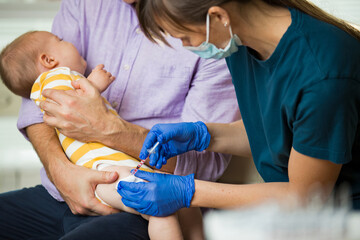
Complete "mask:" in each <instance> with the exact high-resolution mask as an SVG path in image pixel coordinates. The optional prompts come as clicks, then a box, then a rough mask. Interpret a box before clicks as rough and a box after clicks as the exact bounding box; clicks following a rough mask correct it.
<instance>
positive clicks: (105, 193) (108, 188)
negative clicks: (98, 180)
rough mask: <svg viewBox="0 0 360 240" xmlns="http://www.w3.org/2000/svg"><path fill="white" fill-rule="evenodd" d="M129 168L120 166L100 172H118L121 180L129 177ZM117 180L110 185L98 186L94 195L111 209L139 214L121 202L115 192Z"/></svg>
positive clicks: (110, 167) (106, 168) (109, 167)
mask: <svg viewBox="0 0 360 240" xmlns="http://www.w3.org/2000/svg"><path fill="white" fill-rule="evenodd" d="M131 169H132V168H131V167H121V166H108V167H105V168H103V169H102V171H109V172H118V174H119V178H118V179H123V178H126V177H128V176H129V175H130V171H131ZM118 182H119V181H118V180H117V181H115V182H114V183H110V184H98V185H97V187H96V190H95V191H96V194H97V195H98V196H99V197H100V198H101V200H103V201H104V202H105V203H107V204H108V205H110V206H111V207H113V208H116V209H120V210H122V211H125V212H129V213H134V214H139V213H138V212H136V211H135V210H134V209H132V208H129V207H127V206H125V205H124V204H123V202H122V201H121V196H120V194H119V193H118V192H117V184H118Z"/></svg>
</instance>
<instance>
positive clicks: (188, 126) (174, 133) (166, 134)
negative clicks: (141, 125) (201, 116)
mask: <svg viewBox="0 0 360 240" xmlns="http://www.w3.org/2000/svg"><path fill="white" fill-rule="evenodd" d="M157 141H158V142H160V144H159V146H158V147H157V148H156V151H155V153H153V154H151V155H150V165H151V166H156V167H157V168H158V169H160V168H161V167H162V165H163V164H166V162H167V160H168V159H169V158H171V157H174V156H176V155H179V154H182V153H185V152H188V151H191V150H196V151H203V150H205V149H206V148H207V147H208V146H209V143H210V133H209V131H208V129H207V127H206V125H205V123H203V122H195V123H191V122H187V123H170V124H156V125H155V126H153V127H152V128H151V130H150V132H149V133H148V135H147V136H146V139H145V141H144V144H143V147H142V149H141V152H140V156H139V157H140V158H141V159H146V158H147V156H148V154H149V153H148V152H147V149H150V148H151V147H152V146H154V145H155V143H156V142H157Z"/></svg>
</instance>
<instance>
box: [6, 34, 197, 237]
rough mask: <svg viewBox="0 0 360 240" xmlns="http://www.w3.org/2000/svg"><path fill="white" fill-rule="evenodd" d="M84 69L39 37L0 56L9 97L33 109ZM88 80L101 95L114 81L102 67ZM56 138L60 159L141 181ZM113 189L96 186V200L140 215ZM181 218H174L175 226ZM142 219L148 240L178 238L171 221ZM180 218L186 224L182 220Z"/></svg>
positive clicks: (117, 158)
mask: <svg viewBox="0 0 360 240" xmlns="http://www.w3.org/2000/svg"><path fill="white" fill-rule="evenodd" d="M86 65H87V64H86V61H85V60H84V59H83V58H82V57H81V56H80V54H79V52H78V51H77V49H76V48H75V47H74V45H73V44H71V43H69V42H66V41H62V40H61V39H59V38H58V37H57V36H55V35H53V34H52V33H49V32H44V31H33V32H28V33H25V34H23V35H21V36H20V37H18V38H17V39H15V40H14V41H13V42H12V43H10V44H9V45H8V46H7V47H5V48H4V50H3V51H2V52H1V54H0V75H1V78H2V80H3V82H4V84H5V85H6V86H7V87H8V88H9V89H10V90H11V91H12V92H13V93H15V94H17V95H19V96H22V97H25V98H29V97H30V98H31V99H32V100H34V101H35V103H36V104H39V103H40V102H41V101H43V100H45V99H44V97H43V96H42V91H43V90H45V89H49V88H50V89H61V90H73V89H74V87H73V86H72V84H71V82H72V81H76V80H77V79H80V78H84V76H83V74H84V73H85V69H86ZM87 79H88V80H89V81H90V82H91V83H92V84H93V85H94V86H95V87H96V88H97V89H98V90H99V91H100V92H102V91H104V90H105V89H106V88H107V87H108V86H109V85H110V83H111V82H112V81H114V79H115V77H113V76H112V75H111V73H109V72H107V71H106V70H105V69H104V65H102V64H100V65H98V66H96V67H95V68H94V69H93V71H92V72H91V73H90V75H89V76H88V77H87ZM104 102H105V104H106V106H107V108H108V109H109V111H111V112H112V113H113V114H116V115H117V112H116V111H115V110H114V109H112V108H111V106H110V104H109V103H108V102H107V101H106V100H105V99H104ZM56 132H57V134H58V136H59V140H60V143H61V145H62V147H63V149H64V152H65V154H66V155H67V157H68V158H69V159H70V161H72V162H73V163H75V164H77V165H81V166H85V167H88V168H92V169H96V170H101V171H117V172H118V173H119V179H120V180H119V181H121V180H125V181H143V180H141V179H139V178H136V177H133V176H130V177H129V175H130V170H131V169H132V168H134V167H136V166H137V165H138V163H139V161H138V160H137V159H135V158H132V157H130V156H128V155H127V154H125V153H122V152H120V151H117V150H114V149H111V148H109V147H106V146H105V145H103V144H101V143H83V142H79V141H76V140H74V139H71V138H68V137H66V136H64V135H62V134H61V133H60V132H59V131H57V130H56ZM142 170H144V171H153V170H152V169H151V168H149V167H147V166H144V167H142ZM129 178H131V179H129ZM117 184H118V182H115V183H113V184H99V185H98V186H97V187H96V190H95V196H96V197H97V198H98V199H99V200H100V201H101V202H102V203H104V204H106V205H109V206H111V207H114V208H117V209H120V210H123V211H127V212H131V213H134V214H139V213H137V212H136V211H135V210H133V209H131V208H128V207H126V206H125V205H124V204H123V203H122V201H121V196H120V195H119V194H118V193H117V191H116V187H117ZM187 211H189V213H190V212H191V213H190V214H191V215H192V216H191V219H198V220H199V221H201V220H200V219H201V216H199V214H198V212H196V213H193V211H191V210H189V209H187ZM187 214H188V213H187ZM181 215H183V214H181ZM181 215H179V218H180V219H179V220H180V221H181ZM142 216H143V217H144V218H145V219H148V220H149V229H148V231H149V236H150V238H151V239H182V238H183V236H182V232H181V229H180V225H179V222H178V219H177V217H176V216H175V215H172V216H169V217H162V218H159V217H152V216H150V217H149V216H146V215H142ZM183 217H184V218H186V219H190V218H189V217H188V216H186V214H185V216H183ZM186 225H188V224H186ZM196 225H197V224H194V225H193V226H196ZM183 231H192V232H198V231H199V229H191V226H190V228H189V227H188V228H187V229H186V230H183ZM184 235H187V236H189V235H192V236H194V235H193V233H185V232H184Z"/></svg>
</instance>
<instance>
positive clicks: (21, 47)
mask: <svg viewBox="0 0 360 240" xmlns="http://www.w3.org/2000/svg"><path fill="white" fill-rule="evenodd" d="M56 67H68V68H70V69H71V70H74V71H77V72H79V73H81V74H84V73H85V69H86V61H85V60H84V59H83V58H82V57H81V56H80V54H79V52H78V51H77V49H76V48H75V46H74V45H73V44H71V43H69V42H65V41H62V40H61V39H59V38H58V37H57V36H55V35H54V34H52V33H50V32H44V31H33V32H28V33H25V34H23V35H21V36H20V37H18V38H17V39H15V40H14V41H13V42H11V43H10V44H9V45H7V46H6V47H5V48H4V49H3V50H2V52H1V53H0V76H1V78H2V80H3V82H4V84H5V85H6V86H7V87H8V88H9V89H10V90H11V91H12V92H13V93H15V94H16V95H19V96H22V97H25V98H29V97H30V92H31V88H32V85H33V84H34V82H35V80H36V79H37V77H38V76H39V75H40V74H41V73H43V72H46V71H49V70H51V69H53V68H56Z"/></svg>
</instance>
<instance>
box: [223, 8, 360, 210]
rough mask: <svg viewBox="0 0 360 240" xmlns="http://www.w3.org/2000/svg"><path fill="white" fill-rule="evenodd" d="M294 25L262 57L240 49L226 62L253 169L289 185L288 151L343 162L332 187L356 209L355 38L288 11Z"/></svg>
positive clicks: (359, 148) (359, 189)
mask: <svg viewBox="0 0 360 240" xmlns="http://www.w3.org/2000/svg"><path fill="white" fill-rule="evenodd" d="M290 12H291V18H292V23H291V25H290V26H289V28H288V30H287V31H286V33H285V34H284V36H283V37H282V39H281V40H280V42H279V44H278V46H277V47H276V49H275V51H274V53H273V54H272V55H271V57H270V58H269V59H267V60H266V61H261V60H259V59H258V58H257V57H256V53H255V52H254V51H253V50H252V49H250V48H248V47H244V46H241V47H239V51H238V52H236V53H234V54H232V55H231V56H230V57H228V58H227V59H226V61H227V64H228V67H229V70H230V72H231V75H232V77H233V84H234V86H235V90H236V94H237V99H238V103H239V107H240V111H241V115H242V117H243V121H244V125H245V128H246V131H247V134H248V137H249V142H250V147H251V151H252V155H253V158H254V162H255V165H256V168H257V170H258V171H259V173H260V175H261V176H262V178H263V179H264V181H265V182H288V181H289V178H288V162H289V156H290V151H291V148H292V147H294V149H295V150H296V151H298V152H300V153H302V154H304V155H307V156H310V157H314V158H319V159H324V160H329V161H331V162H334V163H337V164H343V167H342V170H341V173H340V176H339V178H338V181H337V184H340V183H342V182H347V183H348V184H349V185H350V186H351V189H352V194H353V196H352V197H353V200H354V201H353V202H354V208H360V126H359V122H360V121H359V117H360V42H359V41H358V40H356V39H355V38H354V37H352V36H350V35H349V34H347V33H346V32H344V31H342V30H340V29H339V28H337V27H335V26H333V25H331V24H328V23H325V22H322V21H319V20H317V19H315V18H313V17H310V16H309V15H307V14H304V13H303V12H301V11H298V10H295V9H290Z"/></svg>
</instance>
